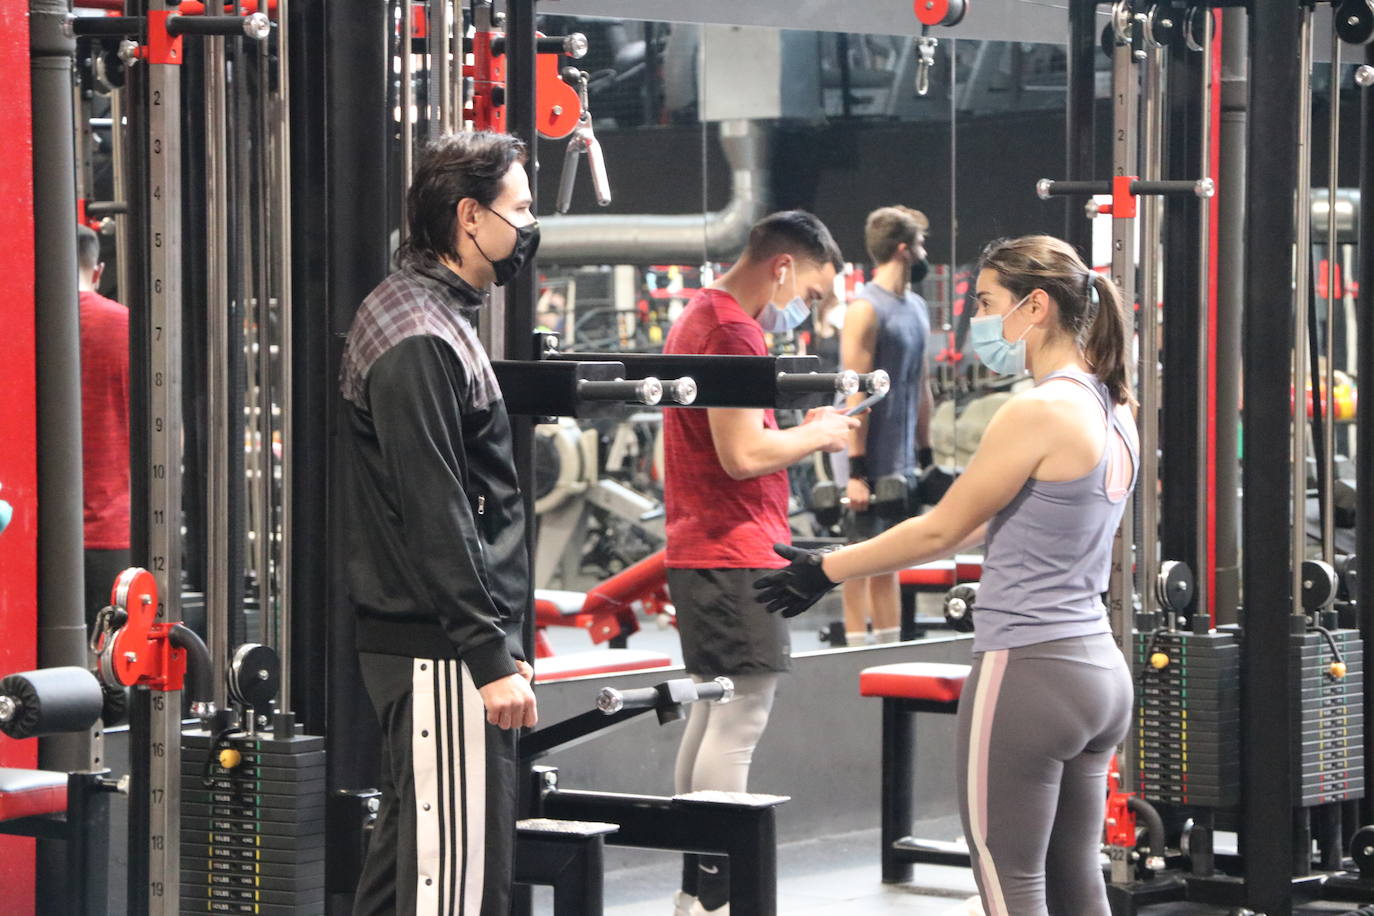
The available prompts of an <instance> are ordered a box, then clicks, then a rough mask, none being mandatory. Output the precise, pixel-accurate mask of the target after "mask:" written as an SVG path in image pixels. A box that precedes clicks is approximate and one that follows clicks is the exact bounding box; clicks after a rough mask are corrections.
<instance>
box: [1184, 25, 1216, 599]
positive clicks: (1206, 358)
mask: <svg viewBox="0 0 1374 916" xmlns="http://www.w3.org/2000/svg"><path fill="white" fill-rule="evenodd" d="M1193 13H1194V15H1200V16H1202V17H1203V22H1202V34H1203V41H1202V136H1201V144H1200V145H1201V153H1202V156H1201V159H1202V162H1201V165H1200V171H1199V173H1198V176H1199V177H1200V178H1204V179H1209V178H1211V177H1212V102H1213V98H1214V96H1213V93H1214V92H1215V91H1216V87H1215V86H1213V84H1212V43H1213V40H1214V39H1213V26H1214V22H1213V19H1212V11H1211V10H1210V9H1209V8H1207V7H1201V6H1199V7H1194V8H1193ZM1185 28H1186V26H1185ZM1197 233H1198V243H1197V244H1198V276H1199V278H1200V279H1201V283H1200V285H1199V287H1198V303H1197V339H1198V378H1199V379H1201V381H1202V384H1201V385H1200V386H1198V409H1197V430H1196V435H1197V437H1198V439H1197V441H1198V449H1197V466H1196V467H1195V468H1194V474H1195V475H1196V481H1195V486H1196V488H1197V489H1196V495H1195V497H1194V499H1195V500H1196V505H1197V512H1196V513H1195V515H1194V522H1195V524H1196V533H1195V535H1194V537H1195V538H1196V541H1197V555H1196V558H1195V559H1194V561H1193V570H1194V573H1195V574H1194V576H1193V583H1194V585H1193V588H1194V593H1193V612H1194V613H1195V614H1203V615H1208V614H1210V608H1211V601H1212V571H1211V568H1210V567H1211V554H1210V552H1209V551H1208V549H1207V544H1208V540H1209V538H1210V537H1211V527H1212V526H1211V519H1210V518H1209V513H1208V508H1207V507H1208V506H1211V505H1213V504H1214V503H1213V499H1212V492H1211V489H1212V488H1211V487H1210V486H1209V485H1208V478H1209V477H1210V475H1211V470H1212V462H1211V460H1210V458H1209V456H1208V454H1207V440H1208V427H1209V424H1210V422H1211V421H1212V418H1213V416H1214V413H1213V409H1212V385H1211V362H1212V353H1211V339H1212V335H1211V331H1212V316H1211V307H1212V266H1211V265H1212V200H1211V198H1203V199H1202V200H1200V201H1198V228H1197Z"/></svg>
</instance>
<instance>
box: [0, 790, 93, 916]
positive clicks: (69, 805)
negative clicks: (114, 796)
mask: <svg viewBox="0 0 1374 916" xmlns="http://www.w3.org/2000/svg"><path fill="white" fill-rule="evenodd" d="M108 774H109V771H102V772H99V773H58V772H55V771H53V770H20V769H10V768H7V767H0V834H9V835H11V836H27V837H34V838H36V839H40V840H64V841H65V842H66V844H67V848H66V869H65V872H66V878H65V881H64V885H65V887H64V893H63V894H62V899H60V900H49V901H46V902H45V904H44V906H43V908H42V909H40V912H51V913H63V914H66V916H97V914H104V913H107V912H109V911H110V904H111V901H110V899H109V887H108V884H107V876H108V872H109V867H110V866H109V856H110V791H111V786H110V785H109V783H108V780H107V777H108Z"/></svg>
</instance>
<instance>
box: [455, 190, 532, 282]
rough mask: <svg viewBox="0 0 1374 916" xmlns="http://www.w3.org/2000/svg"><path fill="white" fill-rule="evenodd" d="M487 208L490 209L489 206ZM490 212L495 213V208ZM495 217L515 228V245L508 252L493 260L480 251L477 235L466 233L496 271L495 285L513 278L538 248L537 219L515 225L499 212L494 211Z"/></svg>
mask: <svg viewBox="0 0 1374 916" xmlns="http://www.w3.org/2000/svg"><path fill="white" fill-rule="evenodd" d="M487 209H488V210H491V207H487ZM491 212H492V213H496V211H495V210H491ZM496 217H497V218H498V219H499V220H501V222H503V223H505V224H506V225H507V226H510V227H511V228H512V229H514V230H515V247H514V248H512V249H511V252H510V254H508V255H506V256H505V257H504V258H498V259H497V260H495V261H493V260H492V259H491V256H490V255H488V254H487V253H486V252H485V251H482V246H481V245H478V244H477V236H475V235H473V234H472V233H468V237H469V238H471V239H472V244H474V245H477V251H478V252H479V253H480V254H481V255H482V257H484V258H486V259H487V263H488V264H490V265H491V269H492V270H493V271H495V272H496V278H495V281H494V282H495V283H496V285H497V286H505V285H506V284H507V283H509V282H510V281H511V280H514V279H515V275H516V274H518V273H520V268H522V267H524V266H525V265H526V264H528V263H529V262H530V259H531V258H533V257H534V253H535V252H536V251H538V250H539V221H538V220H535V221H534V222H532V223H530V224H529V225H528V226H517V225H515V224H514V223H512V222H511V221H510V220H508V219H506V218H505V217H504V216H502V215H501V214H500V213H496Z"/></svg>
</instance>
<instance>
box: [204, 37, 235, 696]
mask: <svg viewBox="0 0 1374 916" xmlns="http://www.w3.org/2000/svg"><path fill="white" fill-rule="evenodd" d="M224 44H225V42H224V39H223V38H209V37H207V38H206V39H205V40H204V49H205V283H206V292H207V297H206V298H207V302H206V308H207V309H208V310H209V319H208V321H207V329H206V346H207V350H208V352H207V353H206V372H207V375H206V384H205V401H206V416H207V418H208V424H209V425H208V433H207V436H206V441H207V447H206V449H205V453H206V458H205V461H206V466H205V477H206V481H207V485H208V488H209V490H208V492H207V494H206V503H205V514H206V544H205V558H206V564H205V566H206V569H205V578H206V581H205V637H206V638H205V646H206V648H207V649H209V651H210V663H211V665H212V667H213V671H214V700H215V705H216V706H218V707H219V708H220V709H223V708H225V704H226V702H227V700H228V688H227V687H226V683H227V682H226V680H225V677H226V675H227V672H228V665H229V655H230V652H231V651H232V648H233V647H232V646H230V645H229V642H230V636H229V614H230V607H229V590H230V582H231V580H230V578H229V577H230V576H231V575H232V572H231V570H230V569H229V557H230V555H231V551H230V549H229V528H230V519H229V512H230V509H229V501H230V500H229V487H230V481H229V461H228V453H227V451H226V443H225V440H226V437H227V436H228V434H229V430H230V428H231V426H233V425H234V424H235V422H236V421H235V420H234V419H233V418H231V417H230V416H229V387H230V385H231V384H232V379H231V378H230V359H229V340H230V327H229V314H230V308H229V264H228V252H229V218H228V214H229V206H230V201H229V162H228V159H229V154H230V146H229V126H228V102H227V98H226V76H225V73H226V63H227V61H226V58H227V54H226V52H225V47H224Z"/></svg>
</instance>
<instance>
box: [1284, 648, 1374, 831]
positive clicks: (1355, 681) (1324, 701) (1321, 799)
mask: <svg viewBox="0 0 1374 916" xmlns="http://www.w3.org/2000/svg"><path fill="white" fill-rule="evenodd" d="M1330 632H1331V636H1332V639H1333V641H1334V642H1335V643H1336V645H1337V647H1339V649H1340V652H1341V659H1342V660H1343V661H1344V663H1345V673H1344V675H1342V676H1340V677H1335V676H1333V674H1332V673H1331V665H1332V663H1333V662H1334V661H1335V660H1336V659H1335V654H1334V653H1333V652H1332V651H1331V646H1330V644H1328V643H1327V641H1326V637H1325V636H1323V635H1322V634H1321V633H1320V632H1319V631H1317V630H1309V631H1307V632H1305V633H1302V634H1295V635H1294V636H1293V642H1292V646H1291V651H1292V660H1293V666H1294V668H1295V669H1296V670H1297V671H1298V672H1299V676H1298V686H1297V693H1296V695H1295V696H1294V697H1293V712H1294V715H1295V719H1294V721H1295V722H1296V723H1297V725H1298V733H1299V736H1300V737H1299V739H1298V741H1297V743H1295V745H1294V747H1293V773H1294V778H1295V779H1296V781H1297V795H1298V799H1299V803H1300V804H1302V805H1303V806H1305V807H1310V806H1312V805H1324V804H1327V803H1328V802H1339V801H1348V800H1350V799H1355V798H1362V797H1363V796H1364V694H1363V690H1364V686H1363V682H1364V677H1363V673H1362V672H1363V671H1364V645H1363V643H1362V642H1361V641H1360V633H1359V631H1358V630H1331V631H1330Z"/></svg>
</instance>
